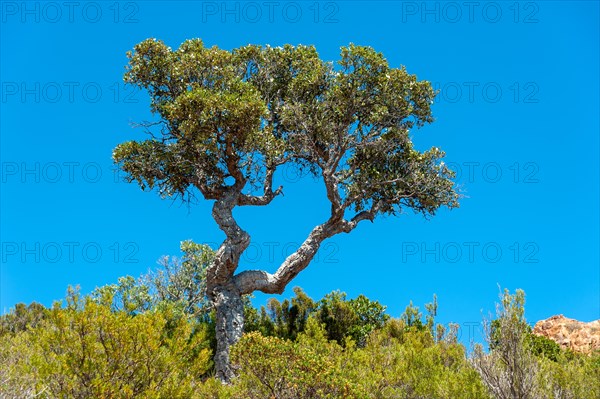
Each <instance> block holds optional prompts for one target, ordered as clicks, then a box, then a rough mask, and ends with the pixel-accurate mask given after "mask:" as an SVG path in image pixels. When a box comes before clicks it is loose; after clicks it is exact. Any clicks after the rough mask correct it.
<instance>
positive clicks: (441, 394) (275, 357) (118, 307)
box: [0, 242, 600, 399]
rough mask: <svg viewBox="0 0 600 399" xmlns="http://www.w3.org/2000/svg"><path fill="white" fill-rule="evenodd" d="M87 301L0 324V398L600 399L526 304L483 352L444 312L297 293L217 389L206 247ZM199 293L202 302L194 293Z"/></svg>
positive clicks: (252, 320)
mask: <svg viewBox="0 0 600 399" xmlns="http://www.w3.org/2000/svg"><path fill="white" fill-rule="evenodd" d="M182 250H183V253H184V255H183V257H182V258H181V259H168V258H165V259H163V261H162V262H161V265H162V267H161V269H160V270H158V271H155V272H153V273H151V274H148V275H145V276H142V277H140V278H138V279H135V278H133V277H123V278H121V279H119V281H118V283H117V284H114V285H109V286H105V287H100V288H98V289H96V290H95V291H94V292H92V293H91V294H90V295H87V296H83V295H80V294H79V292H78V291H77V289H69V290H68V292H67V296H66V299H65V300H64V301H63V302H57V303H55V304H54V305H53V306H52V307H51V308H45V307H44V306H42V305H39V304H36V303H32V304H30V305H28V306H27V305H23V304H19V305H17V306H15V308H14V309H13V310H12V311H11V312H10V313H8V314H6V315H4V316H2V317H0V397H2V398H6V399H11V398H15V399H16V398H19V399H22V398H169V399H177V398H182V399H183V398H243V399H253V398H256V399H259V398H261V399H262V398H277V399H288V398H289V399H292V398H294V399H302V398H405V399H409V398H413V399H417V398H440V399H445V398H447V399H456V398H473V399H475V398H477V399H481V398H490V399H491V398H495V399H508V398H510V399H527V398H532V399H533V398H535V399H559V398H560V399H568V398H573V399H575V398H577V399H586V398H590V399H592V398H598V397H600V383H599V381H600V354H598V353H596V354H592V355H590V356H587V355H581V354H576V353H573V352H570V351H565V350H562V349H560V348H559V347H558V345H557V344H555V343H554V342H553V341H550V340H548V339H546V338H543V337H538V336H534V335H533V334H532V333H531V327H530V326H529V325H528V324H527V322H526V320H525V317H524V305H525V294H524V292H523V291H521V290H517V291H516V292H515V293H514V294H511V293H510V292H508V291H505V292H503V293H502V294H501V297H500V303H499V305H498V309H497V312H496V315H495V317H494V318H493V319H492V320H486V321H484V323H483V325H484V327H485V328H484V329H485V336H486V339H487V342H486V343H485V346H484V345H475V346H473V347H472V348H466V347H465V346H464V345H463V344H461V343H460V342H458V340H457V326H456V325H452V324H451V325H448V326H442V325H440V324H437V323H436V321H435V317H436V315H437V300H436V298H435V296H434V299H433V302H432V303H430V304H427V305H426V306H425V309H426V314H425V315H423V314H422V312H421V311H420V310H419V308H418V307H416V306H414V305H412V303H411V304H409V306H407V308H406V310H405V311H404V313H403V314H402V315H400V317H398V318H390V317H389V316H388V315H387V314H386V313H385V306H383V305H381V304H380V303H378V302H376V301H372V300H370V299H368V298H366V297H364V296H362V295H361V296H358V297H357V298H354V299H347V298H346V295H345V294H344V293H341V292H338V291H334V292H332V293H330V294H328V295H326V296H325V297H323V298H322V299H321V300H319V301H314V300H313V299H311V298H310V297H309V296H308V295H307V294H306V293H305V292H303V291H302V290H301V289H300V288H295V290H294V294H295V295H294V297H293V298H291V299H286V300H284V301H282V302H279V301H278V300H276V299H271V300H270V301H269V302H268V303H267V304H266V306H263V307H261V308H260V309H256V308H255V307H253V306H252V304H251V302H250V298H248V297H246V298H245V317H246V323H245V333H244V335H243V337H242V339H241V340H240V341H239V342H238V343H237V344H235V345H234V346H233V348H232V352H231V358H232V362H233V364H234V365H235V367H236V375H237V377H236V378H235V379H234V381H233V382H232V384H230V385H222V384H221V383H220V382H219V381H218V380H217V379H215V378H214V363H213V358H212V356H213V353H214V348H215V345H216V340H215V333H214V320H215V315H214V311H213V310H212V309H211V308H210V307H209V306H207V302H206V301H205V298H204V295H203V293H202V291H201V287H202V281H203V278H204V277H203V276H204V274H203V273H204V270H205V268H206V267H207V265H208V264H209V263H210V259H211V256H212V255H211V252H210V250H209V249H208V248H207V247H204V246H200V245H197V244H194V243H192V242H184V243H182ZM194 287H195V288H194Z"/></svg>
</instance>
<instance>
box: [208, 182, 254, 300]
mask: <svg viewBox="0 0 600 399" xmlns="http://www.w3.org/2000/svg"><path fill="white" fill-rule="evenodd" d="M239 195H240V194H239V191H238V190H236V189H235V187H231V188H230V189H229V190H228V191H226V192H225V193H224V194H223V195H222V197H221V198H219V199H218V200H217V201H216V202H215V204H214V206H213V211H212V215H213V218H214V219H215V221H216V222H217V224H218V225H219V228H220V229H221V230H222V231H223V232H224V233H225V235H226V236H227V237H226V238H225V241H223V243H222V244H221V246H220V247H219V249H218V250H217V252H216V253H215V260H214V262H213V264H212V265H211V266H210V267H209V268H208V270H207V273H206V288H207V293H208V294H209V295H212V291H213V290H214V288H216V287H217V286H224V285H227V284H228V283H230V281H231V277H232V276H233V273H234V272H235V269H237V267H238V264H239V262H240V257H241V255H242V253H243V252H244V251H245V250H246V248H248V245H250V235H249V234H248V233H247V232H246V231H244V230H242V228H241V227H240V226H239V225H238V224H237V222H236V221H235V219H234V217H233V208H234V206H235V204H236V203H237V201H238V197H239Z"/></svg>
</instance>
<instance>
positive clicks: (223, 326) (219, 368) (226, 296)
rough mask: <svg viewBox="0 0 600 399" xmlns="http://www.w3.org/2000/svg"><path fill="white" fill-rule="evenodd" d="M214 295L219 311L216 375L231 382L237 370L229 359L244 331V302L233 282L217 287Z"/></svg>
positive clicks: (216, 307)
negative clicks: (233, 346)
mask: <svg viewBox="0 0 600 399" xmlns="http://www.w3.org/2000/svg"><path fill="white" fill-rule="evenodd" d="M213 295H214V296H213V303H214V306H215V309H216V312H217V320H216V337H217V351H216V353H215V368H216V377H217V378H218V379H219V380H221V381H223V382H225V383H229V382H231V379H232V378H233V377H234V376H235V370H234V368H233V366H232V365H231V362H230V361H229V349H230V348H231V345H233V344H235V343H236V342H237V341H238V340H239V339H240V338H241V337H242V333H243V332H244V303H243V301H242V297H241V295H240V293H239V291H238V290H237V288H236V287H235V286H234V285H233V284H231V285H229V286H226V287H218V288H216V289H215V291H214V293H213Z"/></svg>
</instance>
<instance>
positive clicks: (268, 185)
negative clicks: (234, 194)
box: [237, 166, 283, 206]
mask: <svg viewBox="0 0 600 399" xmlns="http://www.w3.org/2000/svg"><path fill="white" fill-rule="evenodd" d="M274 173H275V166H272V167H269V168H267V172H266V174H265V182H264V193H263V195H261V196H256V195H248V194H241V195H240V197H239V198H238V202H237V205H242V206H243V205H258V206H260V205H268V204H270V203H271V201H273V198H275V197H277V196H278V195H279V194H281V193H282V191H283V186H279V187H278V188H277V190H275V191H273V175H274Z"/></svg>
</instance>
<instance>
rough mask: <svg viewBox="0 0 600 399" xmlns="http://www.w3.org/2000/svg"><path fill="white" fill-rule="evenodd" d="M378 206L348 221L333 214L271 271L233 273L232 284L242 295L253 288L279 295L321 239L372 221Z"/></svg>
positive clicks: (314, 250) (298, 271)
mask: <svg viewBox="0 0 600 399" xmlns="http://www.w3.org/2000/svg"><path fill="white" fill-rule="evenodd" d="M377 206H378V205H375V206H374V207H373V208H371V210H368V211H363V212H361V213H359V214H357V215H356V216H354V217H353V218H352V219H351V220H349V221H348V220H344V219H341V220H339V219H337V218H334V217H333V215H332V218H330V219H329V220H328V221H327V222H325V223H323V224H321V225H319V226H317V227H315V228H314V229H313V230H312V231H311V232H310V234H309V235H308V237H307V238H306V240H304V242H303V243H302V245H300V247H299V248H298V250H297V251H296V252H294V253H293V254H291V255H290V256H288V257H287V258H286V259H285V261H284V262H283V263H282V264H281V265H280V266H279V268H278V269H277V271H276V272H275V273H274V274H271V273H268V272H265V271H263V270H246V271H243V272H241V273H239V274H237V275H236V276H234V280H233V281H234V284H235V285H236V286H237V287H238V289H239V291H240V293H241V294H250V293H252V292H254V291H262V292H264V293H267V294H281V293H282V292H283V290H284V289H285V287H286V286H287V284H288V283H289V282H290V281H292V280H293V279H294V277H296V276H297V275H298V274H299V273H300V272H301V271H302V270H304V269H305V268H306V267H307V266H308V265H309V263H310V262H311V261H312V259H313V258H314V256H315V255H316V253H317V251H318V250H319V247H320V246H321V244H322V243H323V241H325V240H326V239H327V238H329V237H332V236H334V235H336V234H339V233H349V232H351V231H352V230H353V229H354V228H355V227H356V226H357V225H358V223H359V222H360V221H362V220H370V221H373V219H374V218H375V216H376V214H377V209H376V208H377Z"/></svg>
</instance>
